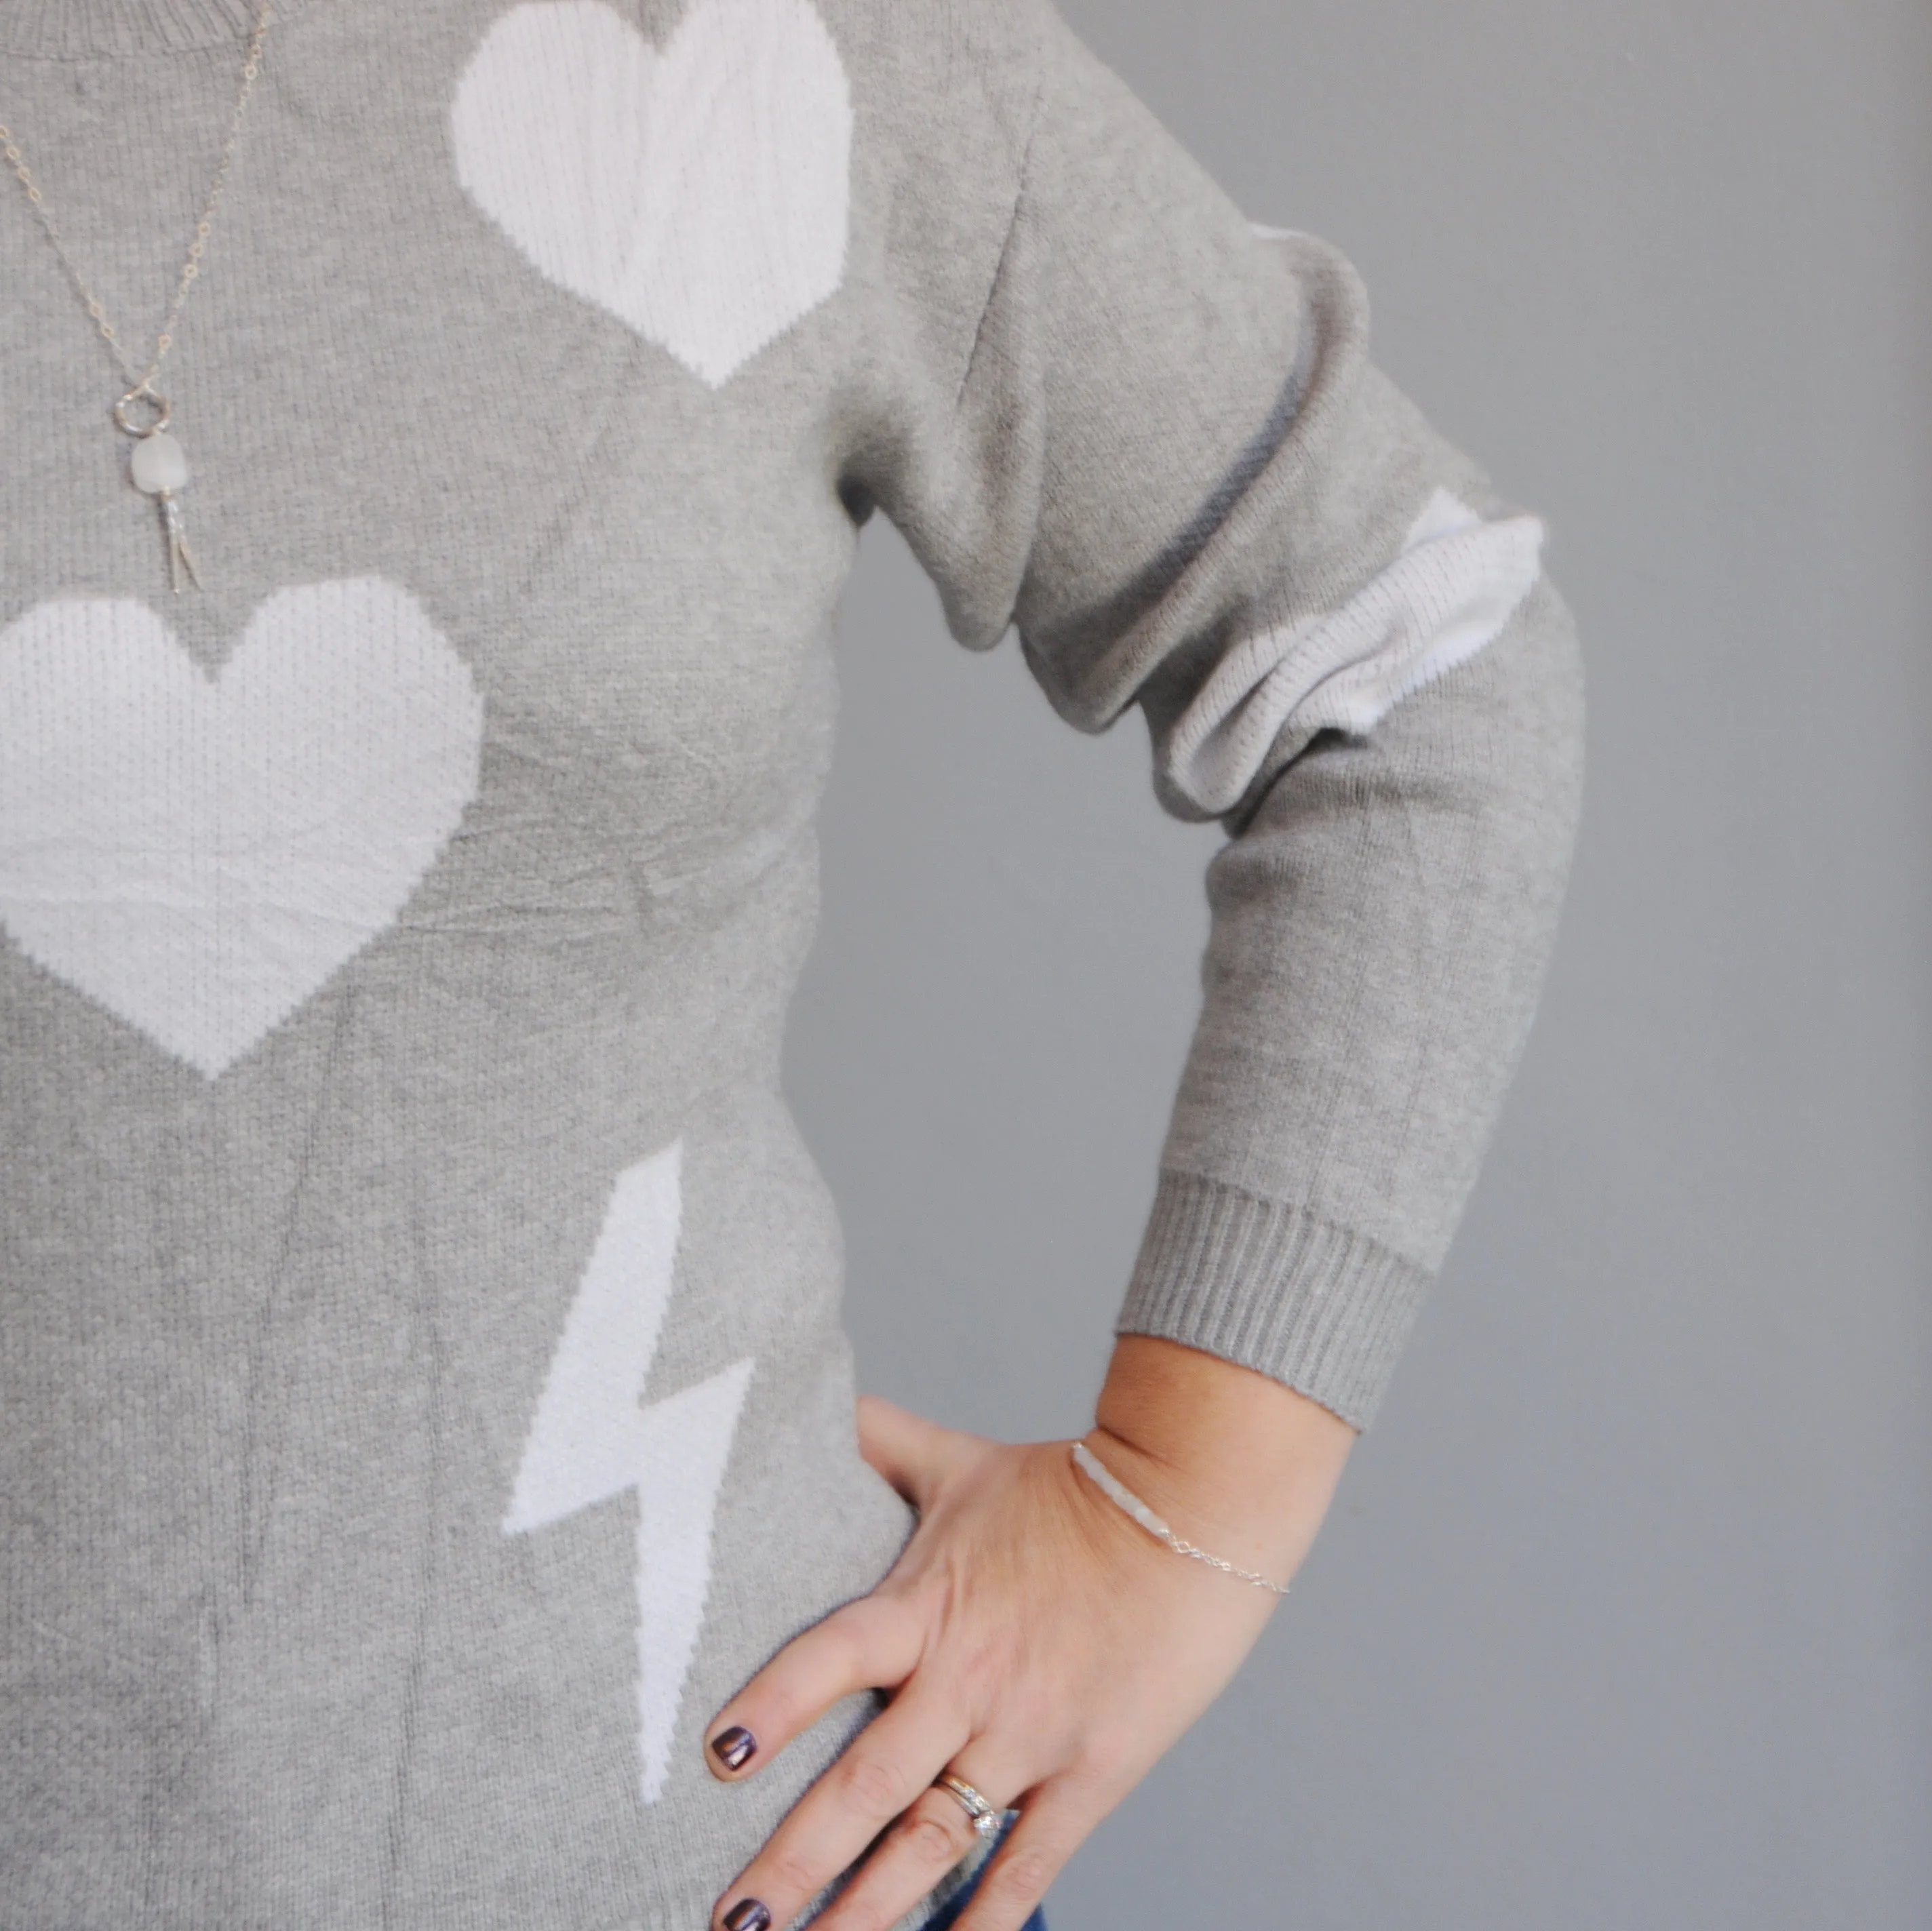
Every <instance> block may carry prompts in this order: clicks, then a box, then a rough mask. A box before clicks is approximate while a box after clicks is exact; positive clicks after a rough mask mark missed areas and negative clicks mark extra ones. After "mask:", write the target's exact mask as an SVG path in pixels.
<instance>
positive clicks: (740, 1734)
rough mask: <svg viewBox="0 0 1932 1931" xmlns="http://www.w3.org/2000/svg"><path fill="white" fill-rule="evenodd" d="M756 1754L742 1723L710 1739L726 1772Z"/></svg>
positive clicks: (747, 1921) (755, 1742) (755, 1743)
mask: <svg viewBox="0 0 1932 1931" xmlns="http://www.w3.org/2000/svg"><path fill="white" fill-rule="evenodd" d="M757 1753H758V1740H757V1738H756V1737H754V1736H753V1735H752V1734H751V1732H750V1731H749V1730H748V1729H745V1727H744V1726H743V1725H742V1723H733V1725H732V1726H731V1727H730V1729H728V1730H720V1731H719V1732H718V1734H717V1735H716V1736H715V1737H713V1738H712V1739H711V1754H712V1756H715V1758H716V1759H718V1762H720V1763H721V1764H722V1765H724V1768H726V1769H727V1770H742V1769H743V1768H745V1765H747V1764H748V1763H749V1762H751V1759H752V1758H754V1756H757ZM764 1908H765V1907H764V1906H763V1905H762V1904H761V1905H760V1906H758V1909H760V1911H762V1910H763V1909H764ZM764 1922H765V1924H769V1923H770V1922H771V1920H770V1919H769V1918H766V1920H765V1921H764ZM750 1923H751V1920H750V1919H749V1918H746V1919H745V1924H750ZM731 1931H739V1927H738V1926H736V1925H735V1924H734V1925H733V1926H732V1927H731ZM760 1931H763V1927H762V1926H761V1927H760Z"/></svg>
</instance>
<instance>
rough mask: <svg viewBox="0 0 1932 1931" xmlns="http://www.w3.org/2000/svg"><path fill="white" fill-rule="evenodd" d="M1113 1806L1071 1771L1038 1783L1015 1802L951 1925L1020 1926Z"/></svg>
mask: <svg viewBox="0 0 1932 1931" xmlns="http://www.w3.org/2000/svg"><path fill="white" fill-rule="evenodd" d="M1111 1808H1112V1803H1111V1802H1109V1801H1106V1800H1103V1799H1102V1798H1099V1797H1097V1795H1096V1794H1095V1792H1094V1790H1093V1789H1091V1787H1089V1786H1087V1785H1085V1783H1083V1782H1082V1780H1079V1779H1078V1778H1076V1777H1072V1776H1065V1777H1054V1778H1052V1779H1050V1780H1049V1781H1048V1782H1046V1783H1043V1784H1042V1785H1041V1786H1040V1788H1039V1789H1037V1791H1035V1792H1033V1793H1032V1794H1031V1795H1030V1796H1029V1797H1028V1798H1027V1800H1026V1801H1025V1803H1024V1804H1022V1806H1021V1807H1020V1820H1019V1822H1018V1823H1017V1824H1016V1825H1014V1826H1013V1828H1012V1829H1011V1830H1010V1831H1008V1832H1007V1838H1006V1841H1005V1843H1003V1844H1001V1846H1000V1848H999V1849H998V1851H996V1852H995V1853H994V1855H993V1861H992V1863H991V1864H989V1865H988V1866H987V1867H986V1873H985V1875H984V1876H983V1877H982V1878H981V1879H980V1884H979V1888H978V1889H977V1890H976V1891H974V1894H973V1902H972V1903H971V1904H970V1905H968V1906H967V1907H966V1912H965V1915H964V1916H963V1917H962V1918H961V1919H960V1920H959V1924H958V1925H957V1926H956V1927H955V1931H1022V1927H1023V1926H1024V1925H1025V1923H1026V1921H1027V1920H1028V1918H1031V1916H1032V1915H1033V1914H1034V1912H1036V1911H1037V1910H1038V1909H1040V1903H1041V1901H1042V1900H1043V1899H1044V1898H1045V1897H1046V1893H1047V1887H1048V1886H1049V1885H1051V1884H1052V1882H1053V1881H1054V1879H1055V1878H1057V1877H1058V1876H1059V1875H1060V1873H1061V1870H1063V1869H1064V1867H1065V1866H1066V1864H1067V1859H1068V1858H1070V1857H1072V1856H1073V1853H1074V1852H1076V1851H1077V1850H1078V1849H1079V1848H1080V1846H1082V1844H1083V1843H1085V1841H1086V1840H1087V1838H1088V1835H1089V1834H1090V1833H1091V1831H1093V1829H1094V1826H1095V1825H1097V1824H1098V1823H1099V1822H1100V1819H1102V1818H1103V1817H1104V1816H1106V1814H1107V1813H1108V1811H1109V1810H1110V1809H1111Z"/></svg>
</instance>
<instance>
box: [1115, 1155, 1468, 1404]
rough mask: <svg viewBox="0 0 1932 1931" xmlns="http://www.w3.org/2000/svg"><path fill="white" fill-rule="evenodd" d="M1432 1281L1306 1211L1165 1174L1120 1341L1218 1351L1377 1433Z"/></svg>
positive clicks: (1124, 1309)
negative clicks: (1141, 1337) (1135, 1337)
mask: <svg viewBox="0 0 1932 1931" xmlns="http://www.w3.org/2000/svg"><path fill="white" fill-rule="evenodd" d="M1430 1279H1431V1276H1430V1275H1429V1274H1428V1273H1427V1272H1426V1271H1425V1270H1424V1269H1422V1268H1421V1267H1418V1266H1417V1265H1416V1264H1415V1262H1414V1261H1409V1260H1406V1259H1405V1258H1403V1256H1402V1255H1400V1254H1397V1253H1394V1252H1391V1250H1390V1249H1388V1248H1386V1247H1385V1246H1382V1243H1380V1242H1379V1241H1376V1240H1370V1239H1369V1238H1368V1237H1367V1236H1366V1235H1364V1234H1357V1233H1354V1232H1352V1231H1350V1230H1349V1229H1348V1228H1344V1227H1337V1226H1336V1225H1334V1223H1333V1222H1330V1221H1326V1220H1323V1219H1320V1218H1319V1216H1316V1215H1314V1214H1312V1213H1308V1212H1307V1211H1305V1210H1304V1209H1302V1208H1301V1207H1291V1206H1289V1205H1286V1204H1284V1203H1283V1202H1281V1201H1271V1200H1262V1199H1261V1198H1258V1197H1257V1196H1256V1195H1253V1194H1250V1193H1244V1192H1242V1191H1241V1189H1240V1188H1238V1187H1231V1186H1224V1185H1223V1183H1221V1182H1220V1181H1219V1180H1205V1179H1203V1178H1202V1177H1201V1176H1200V1175H1199V1174H1181V1173H1174V1172H1165V1173H1163V1174H1162V1175H1161V1177H1160V1190H1159V1192H1157V1194H1156V1195H1155V1196H1154V1212H1153V1213H1152V1215H1151V1216H1150V1217H1149V1219H1148V1228H1147V1232H1146V1234H1145V1236H1144V1237H1142V1241H1141V1251H1140V1258H1139V1260H1138V1261H1136V1263H1135V1266H1134V1274H1133V1281H1132V1282H1131V1284H1130V1285H1129V1287H1128V1289H1127V1300H1126V1301H1125V1302H1124V1304H1123V1305H1122V1306H1121V1314H1120V1318H1119V1319H1118V1321H1116V1322H1115V1324H1114V1331H1115V1333H1117V1334H1151V1335H1155V1336H1159V1337H1160V1338H1161V1339H1163V1340H1167V1341H1178V1342H1181V1343H1183V1344H1184V1345H1186V1346H1187V1347H1190V1348H1200V1349H1202V1350H1203V1351H1205V1353H1207V1354H1218V1355H1219V1356H1220V1357H1221V1358H1222V1359H1223V1360H1226V1361H1232V1362H1235V1363H1238V1365H1239V1366H1242V1367H1244V1368H1253V1369H1256V1370H1258V1371H1259V1372H1260V1373H1262V1374H1264V1375H1272V1376H1274V1378H1275V1379H1276V1380H1277V1381H1285V1382H1286V1383H1287V1384H1288V1385H1289V1387H1292V1388H1294V1389H1295V1390H1298V1392H1300V1393H1302V1394H1304V1395H1306V1396H1308V1397H1309V1399H1310V1400H1311V1401H1316V1402H1320V1403H1321V1404H1322V1406H1323V1407H1324V1408H1328V1409H1331V1410H1332V1411H1334V1413H1335V1414H1338V1415H1340V1417H1342V1419H1343V1420H1344V1421H1346V1422H1348V1423H1351V1424H1352V1426H1355V1427H1356V1428H1366V1427H1367V1426H1368V1425H1369V1423H1370V1422H1371V1421H1373V1420H1374V1419H1375V1413H1376V1409H1377V1408H1378V1407H1379V1406H1380V1405H1381V1402H1382V1393H1383V1390H1385V1388H1386V1387H1388V1381H1389V1377H1390V1376H1391V1374H1393V1373H1394V1369H1395V1361H1396V1357H1397V1355H1398V1354H1400V1352H1401V1351H1402V1345H1403V1342H1405V1341H1406V1340H1407V1339H1408V1338H1409V1330H1410V1329H1411V1328H1412V1327H1413V1326H1414V1325H1415V1317H1416V1313H1417V1311H1418V1309H1419V1308H1420V1307H1421V1304H1422V1297H1423V1296H1424V1294H1425V1293H1426V1292H1427V1291H1428V1288H1429V1285H1430Z"/></svg>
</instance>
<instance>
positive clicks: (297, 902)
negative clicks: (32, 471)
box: [0, 577, 483, 1079]
mask: <svg viewBox="0 0 1932 1931" xmlns="http://www.w3.org/2000/svg"><path fill="white" fill-rule="evenodd" d="M482 738H483V700H482V698H481V695H480V694H479V693H478V691H477V688H476V685H475V682H474V680H473V679H472V677H471V676H470V673H469V667H468V666H467V665H466V664H464V662H463V660H462V659H461V658H460V657H458V655H457V654H456V652H455V650H453V649H452V648H451V646H449V643H447V642H446V640H444V638H443V636H442V634H441V633H440V631H438V630H437V628H436V626H435V625H434V624H433V623H431V621H430V619H429V617H428V615H427V613H425V611H424V610H423V608H422V606H421V605H420V604H419V603H418V602H417V601H416V599H415V598H413V597H412V596H411V595H410V594H409V592H407V591H406V590H404V589H399V588H398V586H396V585H395V584H393V583H388V582H386V581H385V580H383V579H382V578H380V577H356V578H350V579H346V580H341V581H339V582H335V583H314V584H308V585H305V586H301V587H299V588H296V589H285V590H280V591H278V592H276V593H275V595H273V596H272V597H270V598H269V599H268V600H267V601H266V602H264V603H263V604H262V605H261V606H260V608H258V609H257V610H256V612H255V613H254V616H253V617H252V618H251V619H250V620H249V623H248V629H247V631H246V632H245V634H244V635H243V637H242V640H241V642H240V643H239V644H238V645H237V646H236V649H235V651H234V653H233V655H232V656H231V657H230V658H229V660H228V661H227V662H226V664H224V665H223V667H222V669H221V670H220V673H219V674H218V675H217V676H212V677H211V676H208V675H207V674H206V673H204V672H203V671H202V670H201V669H200V668H199V667H198V666H197V665H196V664H195V663H194V661H193V659H192V658H190V657H189V656H188V655H187V652H185V651H184V649H182V648H181V646H180V645H179V644H178V643H177V642H176V641H175V639H174V637H173V635H172V633H171V632H170V631H169V628H168V626H167V625H166V623H165V622H163V621H162V619H160V617H158V616H156V615H155V614H154V612H153V611H152V610H150V609H149V608H148V607H147V605H146V604H141V603H137V602H135V601H133V600H132V599H131V598H67V599H62V600H58V601H52V602H49V603H43V604H37V605H36V606H35V607H34V608H33V609H31V610H28V612H27V613H26V615H25V616H22V617H20V619H17V621H16V622H13V623H12V624H10V625H8V626H7V628H5V630H0V923H4V924H5V927H6V929H7V932H8V933H9V934H10V935H11V937H12V938H13V941H14V943H16V944H17V946H19V947H20V949H21V950H22V951H23V952H25V953H26V955H27V956H28V958H31V959H32V960H34V961H35V962H36V963H37V964H39V965H40V966H41V967H43V968H44V969H45V970H46V971H48V972H49V973H53V974H55V976H57V977H58V978H60V979H64V980H65V981H66V982H67V983H68V985H71V986H74V987H75V988H77V989H78V990H79V991H81V992H83V993H85V994H86V995H87V996H88V997H89V998H91V999H92V1000H96V1001H97V1002H98V1003H99V1004H101V1006H104V1007H106V1008H107V1010H108V1011H109V1012H111V1013H113V1015H114V1016H115V1018H118V1019H120V1020H122V1021H125V1022H126V1023H127V1024H128V1025H130V1026H133V1027H138V1028H139V1030H141V1031H142V1033H145V1034H146V1035H147V1036H148V1038H149V1039H152V1040H153V1041H154V1042H155V1043H156V1044H157V1045H160V1046H161V1047H162V1048H164V1049H165V1050H166V1051H168V1052H169V1053H172V1054H174V1055H175V1057H177V1058H178V1059H181V1060H184V1061H185V1062H186V1063H187V1064H188V1065H189V1066H192V1067H193V1068H194V1069H196V1071H197V1072H200V1073H202V1075H204V1076H205V1077H206V1078H209V1079H214V1078H217V1077H218V1076H219V1075H220V1074H222V1073H223V1072H226V1070H227V1069H228V1068H229V1066H232V1065H233V1064H234V1063H235V1062H236V1060H239V1058H241V1057H242V1055H243V1054H245V1053H247V1052H248V1051H250V1050H251V1048H253V1047H254V1046H255V1045H257V1044H259V1043H260V1041H261V1040H263V1039H265V1038H266V1036H268V1035H269V1033H271V1032H272V1031H273V1030H275V1027H278V1026H279V1025H280V1024H282V1022H283V1021H284V1020H286V1019H287V1018H289V1017H290V1015H292V1014H293V1012H295V1011H296V1009H297V1008H298V1007H299V1006H301V1005H302V1003H304V1002H305V1000H308V998H309V997H311V995H312V994H314V993H315V992H317V991H318V990H320V988H321V987H322V985H323V983H324V982H326V980H327V979H329V977H330V976H332V974H333V973H335V971H336V970H338V968H339V967H341V966H342V965H344V964H346V963H347V961H349V960H350V959H351V958H353V957H354V956H355V955H356V953H358V952H360V951H361V950H362V949H363V947H364V946H366V945H368V943H369V942H370V941H371V940H373V939H374V938H376V937H377V936H378V935H379V934H381V933H382V932H383V931H386V929H387V928H389V926H390V925H392V924H393V923H394V922H395V919H396V917H397V915H398V913H400V912H401V910H402V908H403V907H404V904H406V903H407V901H408V900H409V898H410V894H411V893H412V892H414V891H415V889H416V886H418V884H419V883H421V881H422V877H423V876H424V874H425V873H426V872H427V871H428V870H429V868H430V867H431V865H432V864H434V862H435V861H436V859H437V856H438V854H439V853H440V852H441V851H442V850H443V846H444V845H445V844H446V843H447V842H448V841H449V838H450V836H451V835H452V833H453V832H455V829H456V827H457V825H458V821H459V820H460V819H461V817H462V816H463V811H464V810H465V809H466V808H467V806H468V805H469V802H470V800H471V799H472V798H473V797H474V796H475V794H476V784H477V775H478V762H479V759H480V757H481V746H482Z"/></svg>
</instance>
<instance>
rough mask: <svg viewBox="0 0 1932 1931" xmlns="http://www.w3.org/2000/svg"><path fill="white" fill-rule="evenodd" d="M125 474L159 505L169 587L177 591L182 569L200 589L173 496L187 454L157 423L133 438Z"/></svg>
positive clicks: (184, 475)
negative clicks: (165, 548) (129, 459)
mask: <svg viewBox="0 0 1932 1931" xmlns="http://www.w3.org/2000/svg"><path fill="white" fill-rule="evenodd" d="M161 420H162V421H163V422H165V421H166V420H167V418H166V416H165V415H163V418H161ZM128 474H129V477H130V480H131V481H132V482H133V485H134V487H135V488H136V489H137V490H140V491H141V493H142V494H143V495H144V496H152V497H153V498H154V499H155V501H156V502H157V503H158V504H159V505H160V512H161V537H162V541H163V542H164V543H165V544H166V546H167V552H168V586H169V589H172V591H173V592H174V593H175V595H177V596H178V595H180V594H181V575H182V572H183V571H186V572H187V579H188V581H189V582H190V583H192V584H193V586H194V587H195V588H196V589H197V590H198V589H200V588H201V572H200V571H199V570H197V569H196V568H195V562H194V555H193V552H192V551H191V550H190V549H189V548H188V547H187V537H186V536H185V535H184V534H183V533H182V530H181V505H180V504H179V503H178V502H176V501H175V492H176V491H177V490H180V489H182V488H183V487H185V486H186V484H187V457H186V455H184V454H183V453H182V450H181V445H180V444H179V443H178V442H176V441H175V439H174V438H173V437H172V436H170V435H169V433H167V431H166V430H165V429H163V428H162V427H160V424H156V425H155V427H153V428H152V429H151V430H148V432H147V433H146V434H145V435H144V436H141V437H140V438H139V439H138V440H137V441H136V443H135V445H134V454H133V459H132V460H131V461H130V463H129V465H128Z"/></svg>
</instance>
